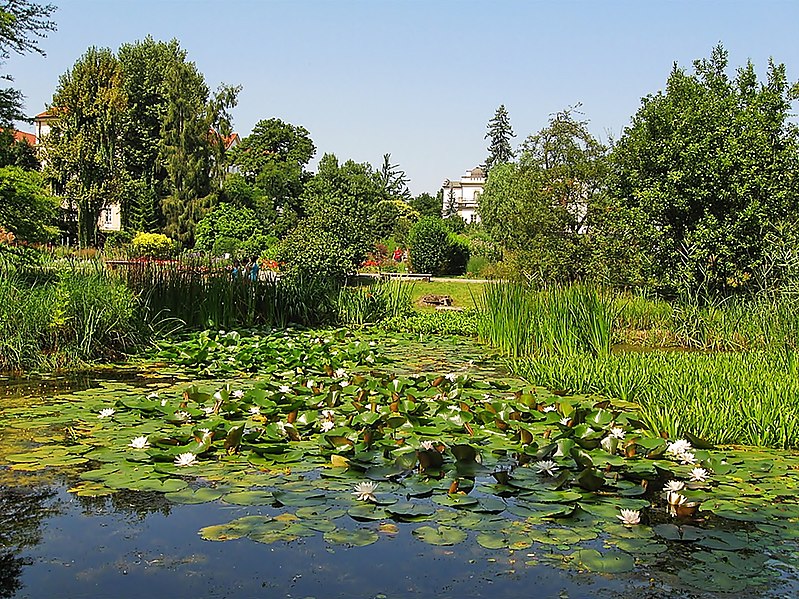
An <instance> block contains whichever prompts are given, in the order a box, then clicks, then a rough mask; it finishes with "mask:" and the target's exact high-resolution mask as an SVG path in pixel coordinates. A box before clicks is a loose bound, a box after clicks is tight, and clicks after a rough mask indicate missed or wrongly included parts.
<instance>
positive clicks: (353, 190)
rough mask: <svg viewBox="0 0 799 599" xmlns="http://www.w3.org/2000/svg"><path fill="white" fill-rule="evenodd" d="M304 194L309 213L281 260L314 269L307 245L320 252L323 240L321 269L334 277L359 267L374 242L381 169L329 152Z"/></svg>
mask: <svg viewBox="0 0 799 599" xmlns="http://www.w3.org/2000/svg"><path fill="white" fill-rule="evenodd" d="M302 197H303V206H304V211H305V213H306V216H305V217H304V218H303V219H302V220H301V221H300V222H299V224H298V226H297V228H296V229H295V230H294V231H293V232H292V233H291V234H290V235H289V237H288V239H287V240H286V242H285V243H284V245H283V250H282V255H281V260H284V261H286V262H287V263H289V264H288V266H289V268H290V269H292V268H293V266H292V264H297V265H302V267H303V268H311V267H312V265H313V263H314V262H313V261H309V260H310V259H309V257H308V256H303V252H304V251H305V250H304V248H306V249H308V251H309V252H310V250H311V249H312V248H316V249H315V250H314V251H313V255H315V256H318V255H321V253H323V252H321V250H320V249H319V242H318V241H319V240H320V239H324V240H325V243H326V244H327V245H328V246H329V249H328V255H325V256H324V260H323V261H322V262H320V263H319V268H324V269H325V272H328V273H334V272H335V273H336V275H335V276H336V277H343V276H344V275H345V274H347V273H349V272H353V271H354V270H356V269H357V268H358V266H360V264H361V263H362V262H363V261H364V259H365V258H366V253H367V252H368V251H369V249H370V248H371V246H372V244H373V243H374V242H375V241H376V232H375V231H374V229H373V228H372V223H373V215H374V212H375V209H376V207H377V205H378V203H379V202H380V201H381V200H382V199H384V198H385V194H384V191H383V185H382V182H381V180H380V177H379V175H378V173H376V172H375V171H374V169H373V168H372V167H371V165H369V164H366V163H363V164H359V163H356V162H353V161H352V160H348V161H347V162H345V163H344V164H339V161H338V159H337V158H336V157H335V156H334V155H333V154H325V155H324V156H323V157H322V159H321V160H320V162H319V171H318V172H317V174H316V175H315V176H314V178H313V179H312V180H311V181H309V182H308V184H307V185H306V187H305V192H304V193H303V196H302ZM309 255H310V254H309ZM331 276H332V274H331Z"/></svg>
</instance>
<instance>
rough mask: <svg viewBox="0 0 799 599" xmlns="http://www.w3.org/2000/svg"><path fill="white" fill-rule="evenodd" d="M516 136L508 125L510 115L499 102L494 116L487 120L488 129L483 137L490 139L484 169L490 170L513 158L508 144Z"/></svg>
mask: <svg viewBox="0 0 799 599" xmlns="http://www.w3.org/2000/svg"><path fill="white" fill-rule="evenodd" d="M513 137H516V134H515V133H513V128H511V126H510V116H509V115H508V111H507V110H506V109H505V105H504V104H500V106H499V108H497V111H496V112H495V113H494V118H492V119H491V120H490V121H488V131H487V132H486V135H485V139H488V140H490V142H491V143H490V145H489V146H488V158H487V159H486V163H485V166H486V170H491V168H492V167H494V166H496V165H497V164H504V163H506V162H510V161H511V160H512V159H513V156H514V152H513V150H512V149H511V146H510V140H511V138H513Z"/></svg>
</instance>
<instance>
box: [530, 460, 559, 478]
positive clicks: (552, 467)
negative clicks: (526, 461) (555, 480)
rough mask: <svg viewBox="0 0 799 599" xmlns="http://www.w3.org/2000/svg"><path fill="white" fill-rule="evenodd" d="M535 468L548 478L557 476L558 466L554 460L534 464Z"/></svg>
mask: <svg viewBox="0 0 799 599" xmlns="http://www.w3.org/2000/svg"><path fill="white" fill-rule="evenodd" d="M533 468H535V471H536V472H537V473H538V474H546V475H548V476H555V472H557V470H558V465H557V464H556V463H555V462H553V461H552V460H541V461H539V462H536V463H535V464H533Z"/></svg>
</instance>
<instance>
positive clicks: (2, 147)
mask: <svg viewBox="0 0 799 599" xmlns="http://www.w3.org/2000/svg"><path fill="white" fill-rule="evenodd" d="M3 166H18V167H20V168H22V169H25V170H28V171H38V170H39V169H40V168H41V164H40V163H39V158H38V157H37V156H36V150H35V148H34V147H33V146H32V145H30V144H29V143H28V142H27V141H25V140H16V139H14V133H13V131H12V130H11V129H3V130H0V167H3Z"/></svg>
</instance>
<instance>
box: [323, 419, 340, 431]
mask: <svg viewBox="0 0 799 599" xmlns="http://www.w3.org/2000/svg"><path fill="white" fill-rule="evenodd" d="M319 428H320V429H322V432H323V433H328V432H330V431H332V430H333V429H334V428H336V423H335V422H333V421H332V420H322V422H320V423H319Z"/></svg>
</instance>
